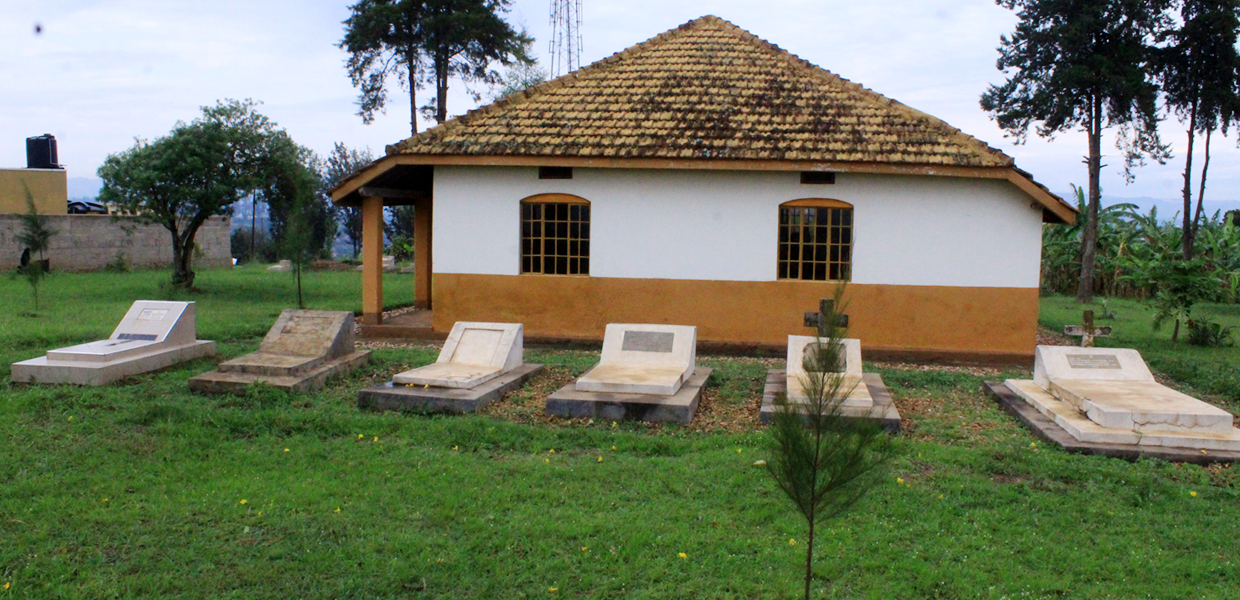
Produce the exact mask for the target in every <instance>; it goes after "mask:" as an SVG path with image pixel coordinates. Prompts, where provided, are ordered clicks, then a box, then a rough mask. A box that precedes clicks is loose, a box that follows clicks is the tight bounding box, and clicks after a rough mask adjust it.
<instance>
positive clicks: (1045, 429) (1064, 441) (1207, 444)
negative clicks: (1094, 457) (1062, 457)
mask: <svg viewBox="0 0 1240 600" xmlns="http://www.w3.org/2000/svg"><path fill="white" fill-rule="evenodd" d="M986 387H987V391H988V392H989V393H990V394H991V395H992V396H994V397H996V399H998V400H999V401H1000V402H1001V403H1003V404H1004V405H1005V407H1006V408H1008V410H1009V411H1012V412H1014V413H1016V414H1017V416H1018V417H1020V418H1021V420H1022V421H1024V422H1025V423H1026V424H1027V425H1029V426H1031V427H1032V428H1034V429H1035V430H1036V431H1038V432H1039V433H1040V434H1042V436H1043V437H1044V438H1046V439H1049V440H1051V441H1054V442H1056V443H1059V444H1060V445H1062V446H1064V447H1065V448H1067V449H1069V450H1076V451H1083V452H1091V453H1101V454H1107V455H1111V456H1126V457H1132V456H1137V455H1142V454H1144V455H1153V456H1159V457H1161V458H1167V459H1169V460H1193V461H1196V462H1201V461H1202V460H1207V459H1208V460H1221V459H1223V458H1224V457H1227V456H1230V457H1232V458H1231V459H1234V458H1240V429H1236V428H1235V427H1234V426H1233V419H1232V415H1231V413H1229V412H1227V411H1225V410H1222V409H1220V408H1217V407H1215V406H1212V405H1210V404H1206V403H1205V402H1202V401H1200V400H1197V399H1196V398H1193V397H1192V396H1189V395H1187V394H1183V393H1181V392H1178V391H1176V390H1173V389H1171V388H1169V387H1167V386H1164V385H1162V384H1160V383H1158V382H1157V381H1155V379H1154V376H1153V374H1151V373H1150V370H1149V367H1147V366H1146V364H1145V361H1144V360H1142V359H1141V354H1140V353H1139V352H1137V351H1136V350H1132V349H1122V348H1079V347H1071V346H1038V347H1037V349H1036V351H1035V353H1034V371H1033V379H1032V380H1018V379H1009V380H1007V381H1005V382H1003V383H1001V384H1000V383H996V382H987V384H986ZM1203 450H1204V451H1205V455H1204V456H1203V455H1202V454H1201V451H1203Z"/></svg>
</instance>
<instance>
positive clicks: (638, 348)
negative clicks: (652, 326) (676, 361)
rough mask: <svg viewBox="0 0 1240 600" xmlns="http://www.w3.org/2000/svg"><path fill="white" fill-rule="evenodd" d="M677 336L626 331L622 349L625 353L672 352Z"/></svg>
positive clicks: (661, 332) (667, 333)
mask: <svg viewBox="0 0 1240 600" xmlns="http://www.w3.org/2000/svg"><path fill="white" fill-rule="evenodd" d="M675 341H676V334H674V333H671V332H668V331H626V332H624V343H622V344H621V346H620V349H621V350H623V351H625V352H669V353H670V352H671V351H672V344H673V342H675Z"/></svg>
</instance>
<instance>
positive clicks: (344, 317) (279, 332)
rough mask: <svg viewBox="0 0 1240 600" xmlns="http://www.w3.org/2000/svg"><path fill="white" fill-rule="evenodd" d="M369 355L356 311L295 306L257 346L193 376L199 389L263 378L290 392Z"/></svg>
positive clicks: (233, 387)
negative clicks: (360, 345)
mask: <svg viewBox="0 0 1240 600" xmlns="http://www.w3.org/2000/svg"><path fill="white" fill-rule="evenodd" d="M368 360H370V351H369V350H357V349H356V348H355V346H354V344H353V313H351V312H347V311H327V310H293V309H288V310H285V311H283V312H281V313H280V317H279V318H278V319H276V324H275V325H274V326H273V327H272V328H271V329H270V330H269V331H268V332H267V336H266V337H264V338H263V341H262V343H261V344H260V345H259V347H258V352H255V353H253V354H247V355H245V356H241V357H238V358H234V359H232V360H229V361H225V362H222V363H220V365H219V368H218V370H216V371H212V372H210V373H203V374H202V375H199V376H197V377H192V378H190V380H189V387H190V389H191V390H194V391H196V392H206V393H225V392H226V393H237V392H241V391H244V390H245V389H246V387H247V386H249V385H250V384H253V383H256V382H263V383H266V384H268V385H271V386H273V387H275V388H278V389H282V390H286V391H290V392H311V391H315V390H319V389H322V388H323V386H324V385H325V384H326V382H327V379H328V378H329V377H331V376H333V375H336V374H339V373H345V372H348V371H351V370H353V369H355V368H357V367H360V366H362V365H364V364H366V362H367V361H368Z"/></svg>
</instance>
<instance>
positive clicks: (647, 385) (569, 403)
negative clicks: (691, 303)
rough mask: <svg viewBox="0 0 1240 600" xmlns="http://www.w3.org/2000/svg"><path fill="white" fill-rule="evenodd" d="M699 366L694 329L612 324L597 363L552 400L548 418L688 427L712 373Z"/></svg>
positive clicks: (676, 326) (549, 399)
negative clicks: (681, 425)
mask: <svg viewBox="0 0 1240 600" xmlns="http://www.w3.org/2000/svg"><path fill="white" fill-rule="evenodd" d="M696 362H697V328H696V327H690V326H683V325H632V324H615V323H613V324H611V325H608V326H607V329H606V332H605V334H604V336H603V352H602V355H601V356H600V359H599V364H597V365H595V366H594V368H593V369H590V370H589V371H587V372H586V373H585V374H583V375H582V376H581V377H580V378H579V379H577V381H576V382H575V383H570V384H568V385H566V386H564V387H562V388H560V389H559V390H557V391H556V392H555V393H553V394H551V395H550V396H548V397H547V403H546V410H547V414H550V415H557V416H562V417H593V418H602V419H608V420H613V421H614V420H621V419H636V420H642V421H673V422H678V423H689V422H690V421H691V420H692V419H693V415H694V413H695V412H696V411H697V405H698V402H699V401H700V400H701V397H702V388H703V386H705V384H706V379H707V378H708V377H709V376H710V373H711V370H710V369H709V368H707V367H698V366H696Z"/></svg>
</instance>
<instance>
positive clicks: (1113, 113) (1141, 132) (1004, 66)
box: [981, 0, 1167, 302]
mask: <svg viewBox="0 0 1240 600" xmlns="http://www.w3.org/2000/svg"><path fill="white" fill-rule="evenodd" d="M1166 2H1167V0H996V3H997V4H999V5H1000V6H1003V7H1005V8H1007V9H1010V10H1015V11H1017V16H1018V18H1019V19H1020V20H1019V22H1018V23H1017V24H1016V31H1015V32H1014V33H1013V34H1012V35H1011V36H1010V37H1009V36H1006V35H1005V36H1003V38H1002V40H1001V43H1000V46H999V60H998V62H997V67H998V68H999V70H1000V71H1002V72H1004V73H1005V74H1009V73H1010V72H1011V71H1012V70H1014V71H1015V72H1014V73H1010V76H1009V77H1008V79H1007V81H1005V82H1004V83H1003V84H1002V85H998V86H996V85H991V86H990V88H989V89H987V90H986V93H984V94H983V95H982V97H981V106H982V108H983V109H985V110H986V111H987V112H989V113H991V117H992V118H993V119H995V120H996V121H997V122H998V123H999V126H1000V127H1002V128H1003V129H1004V130H1005V131H1006V132H1007V134H1008V135H1010V136H1013V137H1014V138H1015V139H1016V143H1022V142H1023V141H1024V140H1025V136H1026V135H1027V132H1028V130H1029V128H1030V126H1031V125H1032V124H1033V123H1034V122H1035V121H1036V122H1039V123H1040V125H1038V130H1037V132H1038V135H1040V136H1042V137H1046V138H1050V137H1053V136H1054V135H1055V134H1056V133H1059V132H1061V131H1066V130H1069V129H1073V128H1079V129H1081V130H1083V131H1084V132H1085V133H1086V135H1087V136H1088V139H1089V155H1088V157H1087V158H1086V164H1087V165H1088V171H1089V214H1088V216H1087V220H1086V223H1085V230H1084V232H1083V235H1082V236H1081V276H1080V280H1079V282H1078V285H1077V292H1076V298H1077V301H1078V302H1089V301H1090V300H1092V298H1093V287H1094V253H1095V249H1096V244H1097V229H1096V227H1097V222H1098V220H1097V215H1098V210H1099V206H1100V199H1101V196H1102V192H1101V189H1100V187H1099V180H1098V178H1099V173H1100V171H1101V169H1102V132H1103V130H1104V129H1106V128H1108V127H1119V128H1120V135H1119V136H1118V141H1117V144H1116V145H1117V146H1118V147H1120V148H1121V150H1123V151H1124V152H1125V158H1126V163H1127V166H1128V167H1129V168H1128V169H1127V174H1128V176H1129V177H1130V178H1131V175H1132V171H1131V167H1132V166H1133V165H1136V164H1140V162H1141V161H1142V160H1143V158H1144V157H1145V156H1149V157H1152V158H1154V159H1155V160H1158V161H1159V162H1162V161H1163V160H1165V158H1166V156H1167V151H1166V148H1165V147H1164V146H1163V145H1162V143H1161V141H1160V140H1159V139H1158V131H1157V125H1158V117H1157V107H1156V105H1155V101H1156V98H1157V87H1156V86H1155V85H1154V82H1153V81H1152V77H1151V76H1150V74H1149V66H1150V62H1151V60H1150V59H1151V55H1152V50H1151V45H1150V44H1151V42H1152V36H1153V35H1154V33H1155V31H1157V30H1158V29H1159V27H1160V26H1161V23H1162V21H1163V8H1164V6H1165V5H1166Z"/></svg>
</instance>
